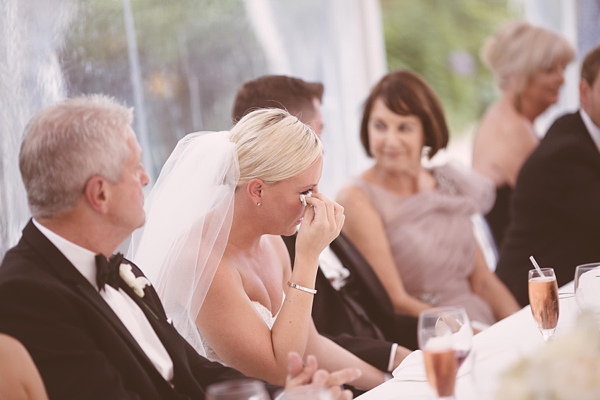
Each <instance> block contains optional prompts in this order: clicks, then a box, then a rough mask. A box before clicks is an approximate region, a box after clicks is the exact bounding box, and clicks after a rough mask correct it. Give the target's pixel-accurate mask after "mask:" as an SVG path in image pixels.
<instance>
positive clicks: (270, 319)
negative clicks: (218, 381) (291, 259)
mask: <svg viewBox="0 0 600 400" xmlns="http://www.w3.org/2000/svg"><path fill="white" fill-rule="evenodd" d="M284 300H285V295H284ZM281 303H282V304H283V301H282V302H281ZM252 306H253V307H254V309H255V310H256V312H257V313H258V315H260V317H261V318H262V320H263V321H264V322H265V324H266V325H267V326H268V327H269V330H270V329H272V328H273V324H274V323H275V320H276V319H277V315H279V312H277V314H275V315H273V314H271V310H269V309H268V308H267V307H265V306H263V305H262V304H260V303H259V302H258V301H253V302H252ZM280 310H281V309H280ZM200 338H201V340H202V346H203V347H204V351H205V353H206V358H208V359H209V360H210V361H217V362H220V363H221V364H223V365H227V364H225V363H224V362H223V360H221V357H219V355H218V354H217V353H215V351H214V350H213V349H212V347H210V345H209V344H208V342H206V340H205V339H204V336H202V334H200Z"/></svg>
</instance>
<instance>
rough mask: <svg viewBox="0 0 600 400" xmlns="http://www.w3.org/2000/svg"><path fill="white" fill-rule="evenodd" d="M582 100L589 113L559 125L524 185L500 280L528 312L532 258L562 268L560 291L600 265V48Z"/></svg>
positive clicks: (529, 164)
mask: <svg viewBox="0 0 600 400" xmlns="http://www.w3.org/2000/svg"><path fill="white" fill-rule="evenodd" d="M579 98H580V101H581V109H580V110H579V111H577V112H575V113H572V114H567V115H564V116H562V117H560V118H559V119H557V120H556V121H555V122H554V124H552V126H551V127H550V129H549V130H548V133H547V134H546V136H545V137H544V139H542V141H541V142H540V144H539V146H538V147H537V149H536V150H535V151H534V152H533V153H532V154H531V156H530V157H529V159H528V160H527V161H526V162H525V164H524V165H523V168H522V169H521V172H520V173H519V177H518V179H517V185H516V187H515V191H514V195H513V200H512V222H511V225H510V226H509V228H508V231H507V234H506V239H505V241H504V245H503V246H502V248H501V251H500V259H499V261H498V266H497V268H496V273H497V274H498V277H500V279H502V281H504V283H505V284H506V286H508V288H509V289H510V290H511V291H512V292H513V294H514V295H515V297H516V299H517V301H518V302H519V303H520V304H521V305H526V304H527V303H529V299H528V293H527V271H528V270H529V269H531V268H532V266H531V263H530V262H529V256H531V255H533V256H534V257H535V258H536V259H537V261H538V263H539V264H540V265H541V266H542V267H552V268H554V271H555V273H556V278H557V280H558V285H559V286H561V285H564V284H565V283H567V282H569V281H571V280H573V276H574V274H575V267H576V266H577V265H579V264H584V263H590V262H597V261H600V246H599V245H598V229H599V227H600V46H599V47H596V48H595V49H593V50H592V51H591V52H589V53H588V55H587V56H586V57H585V59H584V61H583V64H582V67H581V82H580V85H579Z"/></svg>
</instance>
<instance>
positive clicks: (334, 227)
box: [296, 193, 345, 257]
mask: <svg viewBox="0 0 600 400" xmlns="http://www.w3.org/2000/svg"><path fill="white" fill-rule="evenodd" d="M306 204H307V206H306V208H305V210H304V216H303V220H302V224H301V225H300V229H299V230H298V237H297V239H296V251H297V252H304V251H306V252H309V253H308V254H311V252H312V253H315V254H314V256H315V257H318V256H319V254H321V252H322V251H323V249H324V248H325V247H327V245H328V244H329V243H331V242H332V241H333V239H335V238H336V237H337V236H338V235H339V234H340V231H341V230H342V226H343V225H344V219H345V216H344V207H342V206H341V205H339V204H338V203H336V202H335V201H333V200H331V199H329V198H328V197H327V196H325V195H324V194H322V193H313V195H312V196H311V197H307V198H306Z"/></svg>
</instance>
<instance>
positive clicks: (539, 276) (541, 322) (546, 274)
mask: <svg viewBox="0 0 600 400" xmlns="http://www.w3.org/2000/svg"><path fill="white" fill-rule="evenodd" d="M528 282H529V304H530V305H531V313H532V314H533V318H534V319H535V322H537V325H538V328H539V329H540V332H541V333H542V337H543V338H544V340H545V341H548V340H550V339H551V338H552V336H554V332H555V331H556V325H557V324H558V285H557V284H556V275H554V270H553V269H552V268H541V269H537V268H536V269H531V270H529V278H528Z"/></svg>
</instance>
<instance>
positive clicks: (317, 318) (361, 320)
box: [283, 234, 417, 371]
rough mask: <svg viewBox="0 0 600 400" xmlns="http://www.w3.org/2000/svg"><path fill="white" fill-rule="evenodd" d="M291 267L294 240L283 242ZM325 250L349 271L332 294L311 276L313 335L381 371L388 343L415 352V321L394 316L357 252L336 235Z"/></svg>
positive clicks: (319, 277) (331, 289)
mask: <svg viewBox="0 0 600 400" xmlns="http://www.w3.org/2000/svg"><path fill="white" fill-rule="evenodd" d="M283 240H284V241H285V243H286V246H287V247H288V251H289V253H290V258H291V259H292V263H293V260H294V255H295V243H296V236H295V235H294V236H284V237H283ZM331 249H332V251H333V252H334V253H335V254H336V256H337V257H338V258H339V259H340V262H341V263H342V264H343V265H344V267H346V268H347V269H348V270H349V271H350V277H349V278H348V282H347V284H346V285H345V286H344V287H343V288H342V289H341V290H340V291H338V290H336V289H335V288H334V287H333V286H331V283H330V282H329V280H328V279H327V278H326V277H325V275H324V274H323V272H322V271H321V270H320V269H319V270H318V271H317V278H316V283H315V289H317V294H316V295H315V299H314V302H313V309H312V317H313V321H314V323H315V326H316V327H317V330H318V331H319V333H321V334H322V335H325V336H327V337H328V338H330V339H331V340H333V341H334V342H336V343H337V344H339V345H340V346H342V347H344V348H345V349H347V350H348V351H350V352H352V353H353V354H355V355H356V356H358V357H360V358H361V359H363V360H365V361H366V362H368V363H369V364H371V365H373V366H375V367H377V368H379V369H381V370H383V371H386V370H387V366H388V362H389V357H390V351H391V346H392V343H398V344H400V345H402V346H404V347H408V348H410V349H416V348H417V339H416V332H417V324H416V321H417V320H416V318H413V317H408V316H399V315H395V314H394V311H393V306H392V303H391V301H390V299H389V297H388V296H387V294H386V292H385V289H384V288H383V286H382V285H381V282H379V279H378V278H377V276H376V275H375V273H374V272H373V270H372V269H371V266H370V265H369V264H368V263H367V262H366V261H365V259H364V258H363V257H362V255H361V254H360V253H359V252H358V250H357V249H356V248H355V247H354V245H352V243H351V242H350V241H349V240H348V239H347V238H346V237H345V236H344V235H343V234H340V236H338V237H337V238H336V239H335V240H334V241H333V242H332V243H331Z"/></svg>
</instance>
